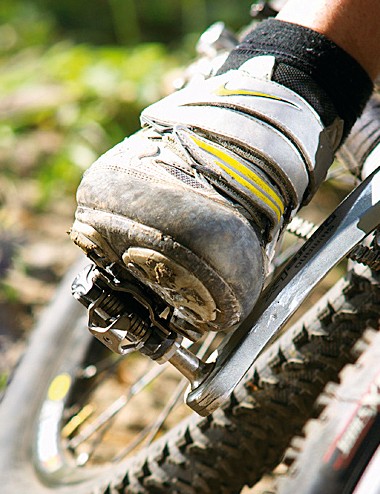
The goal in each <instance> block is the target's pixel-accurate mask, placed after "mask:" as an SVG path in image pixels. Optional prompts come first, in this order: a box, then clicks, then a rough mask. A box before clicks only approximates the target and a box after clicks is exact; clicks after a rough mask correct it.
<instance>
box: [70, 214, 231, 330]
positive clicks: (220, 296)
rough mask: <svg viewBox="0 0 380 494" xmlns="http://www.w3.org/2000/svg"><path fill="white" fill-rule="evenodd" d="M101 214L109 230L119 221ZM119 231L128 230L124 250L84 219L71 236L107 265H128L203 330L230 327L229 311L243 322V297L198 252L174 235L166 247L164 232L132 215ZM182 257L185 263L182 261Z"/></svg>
mask: <svg viewBox="0 0 380 494" xmlns="http://www.w3.org/2000/svg"><path fill="white" fill-rule="evenodd" d="M88 213H89V211H87V214H88ZM90 214H91V212H90ZM99 216H102V219H101V220H100V221H101V223H100V224H103V228H102V229H104V230H105V231H109V226H106V225H107V222H108V223H109V224H110V223H111V222H112V220H114V215H110V214H109V213H101V214H100V213H99V211H96V218H97V219H98V220H99ZM107 220H108V221H107ZM117 230H118V233H119V236H121V234H120V232H124V235H122V237H123V238H128V243H129V245H128V246H126V248H125V249H121V250H120V251H119V252H116V251H115V250H114V249H113V248H112V247H111V245H110V243H109V241H108V240H107V239H106V238H104V235H103V234H102V233H100V232H99V231H98V230H97V229H95V228H94V227H93V226H91V225H89V224H88V223H84V222H83V221H80V220H78V219H77V220H76V221H75V222H74V224H73V227H72V230H71V232H70V236H71V239H72V240H73V242H74V243H75V244H76V245H78V246H79V247H80V248H81V249H82V250H83V251H84V253H85V254H86V255H87V256H88V257H90V258H91V257H94V256H93V254H95V258H96V259H98V262H96V263H97V264H99V265H101V266H102V267H104V265H106V264H107V263H108V264H110V263H114V262H115V263H118V264H119V265H121V266H123V267H124V268H126V269H127V270H128V271H129V272H130V273H131V274H132V275H133V276H135V278H137V279H138V280H139V281H140V282H141V283H143V284H144V285H146V286H148V287H149V288H151V289H152V290H153V291H154V292H156V293H157V294H158V295H159V296H160V297H161V298H162V299H163V300H165V301H166V302H167V303H168V304H169V305H170V306H172V307H174V308H175V309H176V310H177V313H178V315H179V316H180V317H182V318H184V319H185V320H187V321H188V322H190V323H191V324H193V325H195V326H196V327H197V328H198V329H201V330H202V331H203V330H210V329H211V330H214V331H215V330H220V329H225V328H224V327H223V320H224V317H223V316H225V315H227V316H228V320H229V326H230V325H231V315H232V317H233V322H234V323H237V322H238V321H239V310H238V309H237V301H236V299H235V297H234V296H233V294H232V293H231V290H230V289H229V287H228V286H227V284H226V283H225V282H223V280H221V279H220V277H218V275H217V274H216V273H215V272H214V271H213V270H212V268H210V267H209V266H208V265H207V264H205V263H204V261H202V260H201V259H199V258H198V256H196V255H195V254H194V253H192V252H190V251H189V250H188V249H186V248H184V247H183V246H181V245H179V244H178V243H176V242H174V241H173V240H172V239H168V238H166V239H165V240H166V244H169V247H168V246H167V245H166V248H165V247H164V248H163V242H162V239H163V235H162V234H161V233H160V232H158V231H156V230H154V229H152V228H150V227H146V226H145V225H141V224H138V223H136V222H134V221H132V220H129V219H127V218H120V217H118V225H117ZM158 238H161V243H159V244H158V245H157V239H158ZM164 244H165V242H164ZM171 254H172V255H171ZM178 258H180V259H181V260H184V262H179V259H178ZM190 269H191V271H190ZM210 287H211V289H210ZM220 300H222V302H223V303H222V307H225V308H226V309H223V312H222V310H221V309H219V308H218V304H217V301H220ZM226 311H228V314H226Z"/></svg>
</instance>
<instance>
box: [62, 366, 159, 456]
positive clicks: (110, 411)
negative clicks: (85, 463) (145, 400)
mask: <svg viewBox="0 0 380 494" xmlns="http://www.w3.org/2000/svg"><path fill="white" fill-rule="evenodd" d="M149 363H150V362H149ZM166 368H167V365H166V364H163V365H162V366H160V367H156V366H154V367H152V368H151V369H150V371H148V372H147V373H146V374H144V375H143V376H142V377H141V378H140V379H139V380H138V381H136V382H135V383H134V384H133V385H132V386H131V388H130V389H129V391H128V393H126V394H124V395H121V396H120V397H119V398H118V399H117V400H115V401H114V402H113V403H111V405H109V406H108V407H107V408H106V409H105V410H104V411H103V412H102V413H101V414H100V415H99V416H98V417H97V419H96V420H94V421H93V422H92V423H91V424H89V425H88V426H87V427H86V428H85V429H84V430H83V431H81V432H80V433H79V434H78V435H77V436H75V437H74V438H73V439H71V440H70V441H69V446H70V448H72V449H76V448H77V447H78V446H79V445H80V444H82V443H83V442H84V441H86V440H87V439H89V438H90V437H91V436H92V435H93V434H94V433H95V432H97V431H98V430H99V429H100V428H101V427H102V426H103V425H104V424H105V423H106V422H108V421H109V420H111V418H113V417H115V416H116V415H117V414H118V413H120V411H121V410H122V409H123V408H124V407H125V406H126V405H127V404H128V402H129V401H130V400H131V399H132V398H133V397H134V396H135V395H136V394H137V393H139V392H140V391H141V390H142V389H144V388H145V387H146V386H148V385H149V384H150V383H151V382H152V381H153V380H154V379H156V378H157V377H158V376H160V375H161V374H162V372H164V370H165V369H166Z"/></svg>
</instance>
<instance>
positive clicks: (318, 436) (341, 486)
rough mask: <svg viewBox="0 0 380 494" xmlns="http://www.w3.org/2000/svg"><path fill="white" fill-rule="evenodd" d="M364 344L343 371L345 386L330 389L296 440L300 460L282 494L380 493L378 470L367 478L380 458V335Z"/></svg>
mask: <svg viewBox="0 0 380 494" xmlns="http://www.w3.org/2000/svg"><path fill="white" fill-rule="evenodd" d="M360 343H361V344H360V347H361V348H360V352H361V356H360V357H359V359H358V361H357V362H356V363H355V364H354V365H347V366H346V367H345V368H344V369H343V371H342V372H341V383H340V384H339V385H335V386H328V387H327V389H326V392H325V393H324V395H323V396H322V397H321V401H323V405H324V406H323V411H322V413H321V415H320V416H319V418H318V419H315V420H311V421H310V422H309V423H308V424H307V425H306V427H305V438H304V439H301V440H300V441H296V443H297V449H298V451H297V452H294V455H295V458H296V459H295V461H294V462H293V464H292V466H291V468H290V471H289V474H288V475H287V476H286V477H285V478H283V479H281V481H280V483H279V490H278V494H289V493H293V492H301V493H302V494H319V493H321V492H323V493H324V494H352V493H353V492H355V493H358V492H359V491H360V492H365V493H366V494H369V493H370V492H371V493H373V494H374V493H378V492H380V483H379V481H378V471H377V474H376V476H375V477H373V476H371V481H370V482H368V481H367V480H368V479H366V478H365V477H366V472H368V469H369V467H368V465H370V463H371V459H372V458H373V457H374V456H375V454H376V451H378V453H377V456H378V455H379V444H380V410H379V405H378V404H379V376H380V334H379V333H377V334H375V335H374V334H373V333H369V334H366V335H365V336H364V337H363V339H362V340H361V342H360ZM367 474H368V473H367ZM371 475H372V474H371ZM364 482H365V485H366V487H365V490H362V487H360V484H361V483H362V485H363V484H364Z"/></svg>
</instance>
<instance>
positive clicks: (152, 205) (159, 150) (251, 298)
mask: <svg viewBox="0 0 380 494" xmlns="http://www.w3.org/2000/svg"><path fill="white" fill-rule="evenodd" d="M274 63H275V60H274V58H273V57H271V56H262V57H256V58H254V59H251V60H250V61H249V62H246V63H245V64H244V65H243V66H242V67H240V68H239V69H238V70H231V71H229V72H226V73H225V74H222V75H218V76H215V77H212V78H210V79H208V80H206V81H202V82H197V83H193V84H190V85H189V86H188V87H186V88H185V89H182V90H180V91H178V92H176V93H174V94H172V95H170V96H168V97H167V98H164V99H163V100H161V101H160V102H158V103H156V104H154V105H152V106H150V107H148V108H147V109H146V110H145V111H144V112H143V113H142V117H141V121H142V130H140V131H139V132H137V133H136V134H134V135H133V136H132V137H130V138H128V139H126V140H125V141H123V142H122V143H120V144H118V145H117V146H115V147H114V148H113V149H111V150H110V151H108V152H107V153H106V154H104V155H103V156H102V157H100V158H99V159H98V160H97V161H96V162H95V163H94V164H93V165H92V167H91V168H89V170H87V172H86V173H85V174H84V177H83V180H82V182H81V184H80V186H79V189H78V193H77V201H78V207H77V211H76V220H75V223H74V225H73V228H72V232H71V237H72V239H73V241H74V242H75V243H77V244H78V245H79V246H80V247H81V248H82V249H83V250H84V251H85V252H86V253H90V252H91V251H95V250H96V251H97V252H98V253H100V254H101V256H102V257H104V258H106V259H108V260H109V261H110V262H116V263H118V264H119V265H121V266H123V267H124V268H125V269H127V270H128V271H129V272H130V273H132V274H133V275H134V276H135V277H136V278H137V279H138V280H139V281H140V282H142V283H143V284H145V285H147V286H149V287H150V288H152V289H153V290H154V291H155V292H156V293H158V294H159V295H160V296H161V297H162V298H163V299H164V300H165V301H166V302H167V303H168V304H169V305H170V306H172V307H174V308H175V311H176V314H177V316H178V317H180V318H181V317H182V318H184V319H185V320H187V321H188V322H190V323H191V324H193V325H195V326H197V327H198V328H201V329H211V330H221V329H228V328H231V327H234V326H235V325H236V324H238V323H239V322H240V321H241V320H243V319H244V318H245V317H246V316H247V314H248V313H249V311H250V310H251V309H252V307H253V306H254V304H255V302H256V300H257V298H258V296H259V294H260V292H261V290H262V286H263V283H264V280H265V276H266V273H267V269H268V263H269V262H270V260H271V257H272V256H273V252H274V250H275V246H276V244H277V241H278V239H279V237H280V235H281V232H282V231H283V229H284V226H285V225H286V224H287V223H288V222H289V221H290V219H291V218H292V216H293V214H294V212H295V211H297V209H298V208H299V206H300V205H301V204H302V203H303V202H305V201H306V200H308V198H310V197H311V196H312V194H313V192H314V190H315V189H316V187H317V186H318V184H319V183H320V182H321V181H322V180H323V179H324V177H325V174H326V172H327V169H328V167H329V166H330V164H331V161H332V158H333V154H334V147H335V146H334V144H333V143H332V142H331V129H325V128H324V126H323V125H322V123H321V120H320V118H319V116H318V114H317V113H316V112H315V111H314V110H313V108H312V107H311V106H310V105H309V104H308V103H307V102H306V101H305V100H303V99H302V98H301V97H300V96H298V95H297V94H296V93H294V92H293V91H291V90H290V89H287V88H285V87H283V86H281V85H279V84H277V83H275V82H273V81H271V80H270V73H271V66H273V64H274Z"/></svg>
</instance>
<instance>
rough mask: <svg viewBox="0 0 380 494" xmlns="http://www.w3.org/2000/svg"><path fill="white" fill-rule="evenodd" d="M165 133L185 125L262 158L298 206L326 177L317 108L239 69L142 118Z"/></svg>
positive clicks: (326, 149) (327, 148) (327, 150)
mask: <svg viewBox="0 0 380 494" xmlns="http://www.w3.org/2000/svg"><path fill="white" fill-rule="evenodd" d="M141 118H142V122H143V123H154V124H156V125H157V124H158V125H159V126H161V127H162V128H163V129H165V128H172V127H174V126H176V125H183V126H185V127H188V128H190V129H195V130H197V129H199V130H200V131H203V132H204V133H205V134H211V135H212V136H215V137H219V138H221V139H225V140H229V141H231V142H233V143H235V144H236V145H238V146H240V147H241V148H242V149H247V150H251V151H252V152H254V153H259V154H261V155H262V156H263V157H264V158H265V159H267V160H268V163H269V164H270V166H273V167H274V168H273V171H274V175H278V176H281V177H282V178H283V180H285V181H287V182H288V184H289V186H290V187H291V188H292V189H293V193H294V195H295V197H296V198H297V199H296V200H297V202H298V205H299V204H300V203H301V202H302V200H303V199H304V198H305V194H306V195H308V193H309V192H310V191H313V190H314V189H315V186H316V185H318V184H319V183H320V182H321V181H322V180H323V179H324V178H325V175H326V173H327V170H328V167H329V166H330V164H331V161H332V157H333V150H332V146H331V145H330V141H329V137H328V135H327V133H326V132H325V131H324V127H323V124H322V123H321V121H320V119H319V116H318V115H317V113H316V112H315V111H314V110H313V108H312V107H311V106H310V105H309V104H308V103H307V102H305V101H304V100H303V99H302V98H301V97H299V96H298V95H297V94H295V93H294V92H293V91H291V90H289V89H287V88H285V87H283V86H280V85H279V84H276V83H274V82H272V81H263V80H261V79H256V78H254V77H252V76H251V75H249V74H247V73H245V72H243V71H241V70H235V71H230V72H227V73H225V74H222V75H220V76H217V77H213V78H210V79H208V80H207V81H202V83H199V84H198V83H193V84H191V85H189V86H188V87H187V88H185V89H183V90H181V91H178V92H177V93H173V94H172V95H170V96H168V97H167V98H164V99H163V100H161V101H160V102H158V103H155V104H154V105H151V106H150V107H148V108H147V109H146V110H145V111H144V112H143V113H142V117H141Z"/></svg>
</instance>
